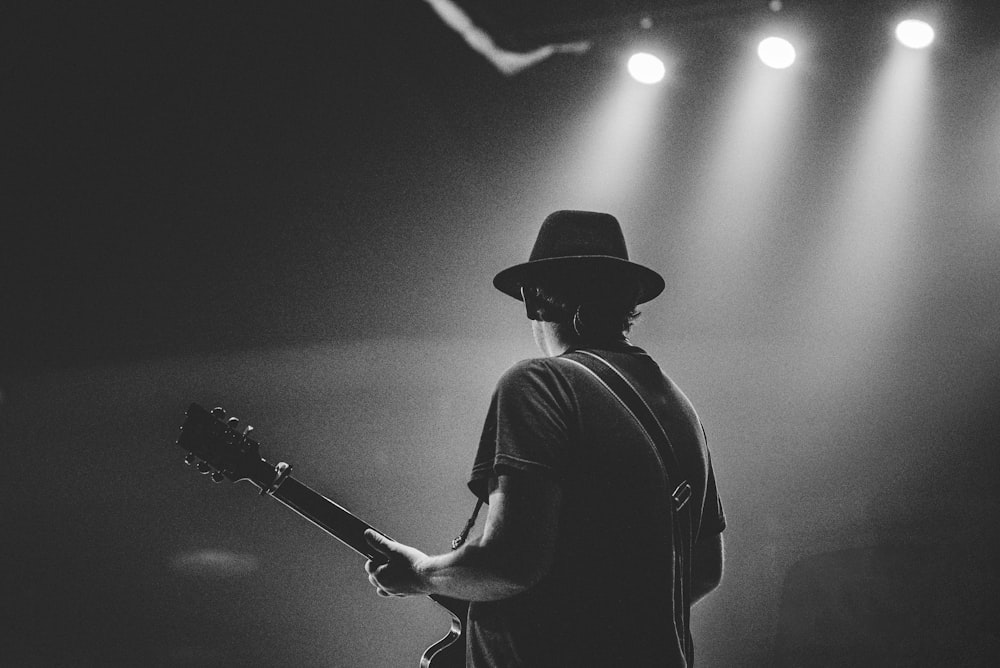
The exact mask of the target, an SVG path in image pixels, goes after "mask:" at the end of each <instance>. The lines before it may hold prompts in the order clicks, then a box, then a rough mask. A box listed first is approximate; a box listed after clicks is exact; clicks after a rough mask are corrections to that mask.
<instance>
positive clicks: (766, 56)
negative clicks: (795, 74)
mask: <svg viewBox="0 0 1000 668" xmlns="http://www.w3.org/2000/svg"><path fill="white" fill-rule="evenodd" d="M757 55H758V56H759V57H760V60H761V62H763V63H764V64H765V65H767V66H768V67H773V68H774V69H776V70H783V69H785V68H786V67H791V65H792V63H794V62H795V47H794V46H792V43H791V42H789V41H788V40H787V39H782V38H780V37H768V38H766V39H762V40H761V42H760V44H758V45H757Z"/></svg>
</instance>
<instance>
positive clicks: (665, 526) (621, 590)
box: [467, 342, 725, 668]
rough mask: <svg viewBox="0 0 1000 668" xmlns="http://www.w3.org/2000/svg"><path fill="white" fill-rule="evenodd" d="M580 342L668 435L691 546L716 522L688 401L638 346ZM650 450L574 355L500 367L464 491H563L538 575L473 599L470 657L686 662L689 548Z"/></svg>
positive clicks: (689, 651)
mask: <svg viewBox="0 0 1000 668" xmlns="http://www.w3.org/2000/svg"><path fill="white" fill-rule="evenodd" d="M591 349H592V350H594V351H595V352H597V353H598V354H600V355H601V356H602V357H604V358H605V359H607V360H608V361H609V362H611V363H612V364H614V365H615V366H616V367H617V368H618V369H619V371H621V372H622V374H623V375H624V376H625V377H626V378H627V379H628V380H629V381H630V382H631V383H632V385H633V386H634V387H635V388H636V389H637V390H638V391H639V393H640V394H641V395H642V397H643V398H644V399H645V400H646V402H647V403H648V404H649V406H650V408H651V409H652V410H653V412H654V414H655V415H656V417H657V419H658V420H659V421H660V422H661V424H662V425H663V427H664V429H665V431H666V432H667V435H668V437H669V439H670V442H671V444H672V446H673V449H674V451H675V454H676V457H677V460H678V462H679V465H680V470H681V472H682V474H683V475H684V476H685V477H686V479H687V481H688V482H689V483H690V485H691V488H692V496H691V500H690V501H689V504H688V505H689V507H690V513H691V515H690V518H691V532H690V535H691V542H692V543H693V542H696V541H697V540H698V539H699V538H704V537H708V536H712V535H715V534H718V533H719V532H721V531H722V530H723V529H724V528H725V516H724V514H723V511H722V504H721V502H720V500H719V495H718V491H717V489H716V483H715V475H714V473H713V471H712V464H711V460H710V458H709V454H708V448H707V446H706V443H705V436H704V430H703V429H702V427H701V423H700V421H699V420H698V416H697V415H696V413H695V411H694V408H693V407H692V405H691V402H690V401H689V400H688V399H687V397H685V396H684V394H683V393H682V392H681V391H680V389H679V388H678V387H677V386H676V385H675V384H674V383H673V382H672V381H671V380H670V379H669V378H668V377H667V376H666V375H664V374H663V372H662V371H661V370H660V368H659V366H658V365H657V364H656V363H655V362H654V361H653V360H652V358H650V357H649V356H648V355H647V354H646V353H645V352H644V351H642V350H641V349H639V348H636V347H634V346H630V345H628V344H626V343H624V342H622V343H620V344H612V345H609V346H607V347H602V348H601V349H596V348H591ZM654 448H655V446H654V445H652V444H651V443H650V441H649V439H647V437H646V436H645V433H644V432H643V431H642V429H641V427H640V426H639V425H638V422H637V421H636V420H635V418H634V417H633V416H632V415H631V414H630V413H628V412H627V411H626V410H625V409H624V408H623V407H622V406H621V404H620V403H619V402H618V400H617V399H616V398H615V397H613V396H612V395H611V394H610V393H609V391H608V390H607V388H606V387H604V386H603V385H602V384H601V383H600V382H599V381H598V380H597V379H596V378H594V377H593V376H592V375H591V374H590V372H589V371H587V370H585V369H583V368H581V367H580V366H578V365H577V364H574V363H573V362H570V361H568V360H565V359H560V358H558V357H554V358H541V359H532V360H526V361H523V362H520V363H518V364H516V365H515V366H513V367H512V368H511V369H509V370H508V371H507V372H506V373H505V374H504V375H503V377H502V378H501V379H500V381H499V382H498V384H497V387H496V391H495V392H494V394H493V398H492V401H491V403H490V408H489V412H488V414H487V419H486V424H485V426H484V428H483V434H482V438H481V440H480V443H479V449H478V452H477V453H476V459H475V463H474V465H473V469H472V476H471V479H470V481H469V487H470V489H472V491H473V492H474V493H475V494H476V495H477V496H479V497H480V498H487V496H488V489H489V480H490V478H493V477H496V476H499V475H501V474H507V475H542V476H546V477H548V478H550V479H551V480H554V481H555V482H557V483H558V484H559V485H560V487H561V492H562V497H563V502H562V505H561V511H560V517H559V528H558V536H557V540H556V548H555V549H556V554H555V559H554V562H553V565H552V568H551V569H550V571H549V573H548V574H547V575H546V576H545V577H544V578H543V579H542V580H541V581H540V582H539V583H538V584H536V585H535V586H534V587H532V588H531V589H529V590H527V591H525V592H522V593H521V594H518V595H516V596H513V597H510V598H507V599H503V600H499V601H487V602H473V603H472V604H471V605H470V607H469V619H468V636H467V656H468V659H467V660H468V665H470V666H473V667H475V668H485V667H491V668H495V667H503V668H508V667H515V666H526V667H528V668H549V667H553V668H554V667H557V666H558V667H560V668H564V667H567V666H573V667H577V668H579V667H586V666H628V667H629V668H642V667H644V666H658V667H671V668H672V667H676V666H691V665H692V663H693V660H694V648H693V644H692V641H691V633H690V623H689V612H690V605H691V604H690V591H689V587H690V563H683V562H685V561H689V560H687V559H684V558H682V557H678V554H679V553H681V554H683V553H687V554H690V547H691V546H690V545H687V546H686V547H685V548H684V549H683V550H680V549H678V550H675V546H674V544H673V543H674V542H675V541H674V538H673V536H674V530H673V529H674V527H673V524H672V523H673V521H674V520H673V519H672V517H671V508H670V504H671V503H672V502H673V500H672V497H671V492H672V491H673V487H671V486H670V485H669V483H668V482H667V480H666V475H665V471H664V469H663V467H662V465H661V464H660V457H662V456H664V455H663V454H660V455H658V453H657V452H656V451H655V449H654ZM678 482H679V481H678ZM676 484H677V482H675V483H674V486H676ZM682 512H688V511H687V509H685V510H684V511H682Z"/></svg>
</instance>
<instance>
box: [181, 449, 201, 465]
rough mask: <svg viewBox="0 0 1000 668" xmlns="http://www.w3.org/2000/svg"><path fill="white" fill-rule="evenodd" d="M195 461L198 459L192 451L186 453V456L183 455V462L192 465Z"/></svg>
mask: <svg viewBox="0 0 1000 668" xmlns="http://www.w3.org/2000/svg"><path fill="white" fill-rule="evenodd" d="M196 461H198V458H197V457H195V456H194V453H193V452H189V453H187V456H186V457H184V463H185V464H187V465H188V466H194V463H195V462H196Z"/></svg>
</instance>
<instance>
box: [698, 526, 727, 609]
mask: <svg viewBox="0 0 1000 668" xmlns="http://www.w3.org/2000/svg"><path fill="white" fill-rule="evenodd" d="M691 557H692V562H691V605H694V604H695V603H697V602H698V601H700V600H701V599H703V598H705V596H707V595H708V594H709V593H710V592H711V591H712V590H714V589H715V588H716V587H718V586H719V583H720V582H722V562H723V544H722V534H721V533H717V534H715V535H714V536H708V537H706V538H705V539H703V540H699V541H698V542H697V543H695V544H694V551H693V552H692V555H691Z"/></svg>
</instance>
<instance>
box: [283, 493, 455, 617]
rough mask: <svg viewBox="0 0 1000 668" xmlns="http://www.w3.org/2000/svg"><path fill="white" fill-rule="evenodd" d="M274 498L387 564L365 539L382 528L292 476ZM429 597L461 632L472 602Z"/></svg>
mask: <svg viewBox="0 0 1000 668" xmlns="http://www.w3.org/2000/svg"><path fill="white" fill-rule="evenodd" d="M270 496H273V497H274V498H275V499H277V500H278V501H280V502H281V503H282V504H284V505H285V506H287V507H288V508H291V509H292V510H294V511H295V512H296V513H298V514H299V515H301V516H302V517H304V518H306V519H307V520H309V521H310V522H312V523H313V524H315V525H316V526H318V527H319V528H320V529H322V530H323V531H325V532H327V533H328V534H330V535H331V536H333V537H334V538H336V539H337V540H339V541H340V542H341V543H343V544H344V545H346V546H347V547H349V548H351V549H352V550H354V551H355V552H357V553H358V554H360V555H362V556H363V557H365V558H367V559H371V560H372V561H374V562H375V563H376V564H379V563H385V556H384V555H382V554H381V553H379V552H377V551H376V550H374V549H372V547H371V546H370V545H369V544H368V541H366V540H365V531H367V530H368V529H374V530H375V531H378V529H375V528H374V527H372V526H371V525H370V524H368V523H367V522H365V521H364V520H362V519H361V518H360V517H358V516H357V515H355V514H354V513H352V512H351V511H349V510H348V509H347V508H344V507H343V506H341V505H340V504H338V503H336V502H335V501H331V500H330V499H328V498H326V497H325V496H323V495H322V494H320V493H319V492H317V491H316V490H314V489H312V488H311V487H309V486H308V485H304V484H302V483H301V482H299V481H298V480H296V479H295V478H293V477H291V476H288V477H286V478H285V479H284V480H283V481H282V482H281V484H280V485H278V488H277V489H276V490H274V491H273V492H271V493H270ZM379 533H382V532H379ZM382 535H385V534H382ZM428 598H430V599H431V600H432V601H434V602H435V603H437V604H438V605H440V606H442V607H443V608H445V609H446V610H447V611H448V612H449V613H451V615H452V616H453V617H454V618H455V622H456V623H458V627H457V628H458V629H461V620H462V619H464V618H465V611H466V609H467V606H468V603H466V602H464V601H458V600H456V599H452V598H448V597H446V596H438V595H437V594H430V595H428Z"/></svg>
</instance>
